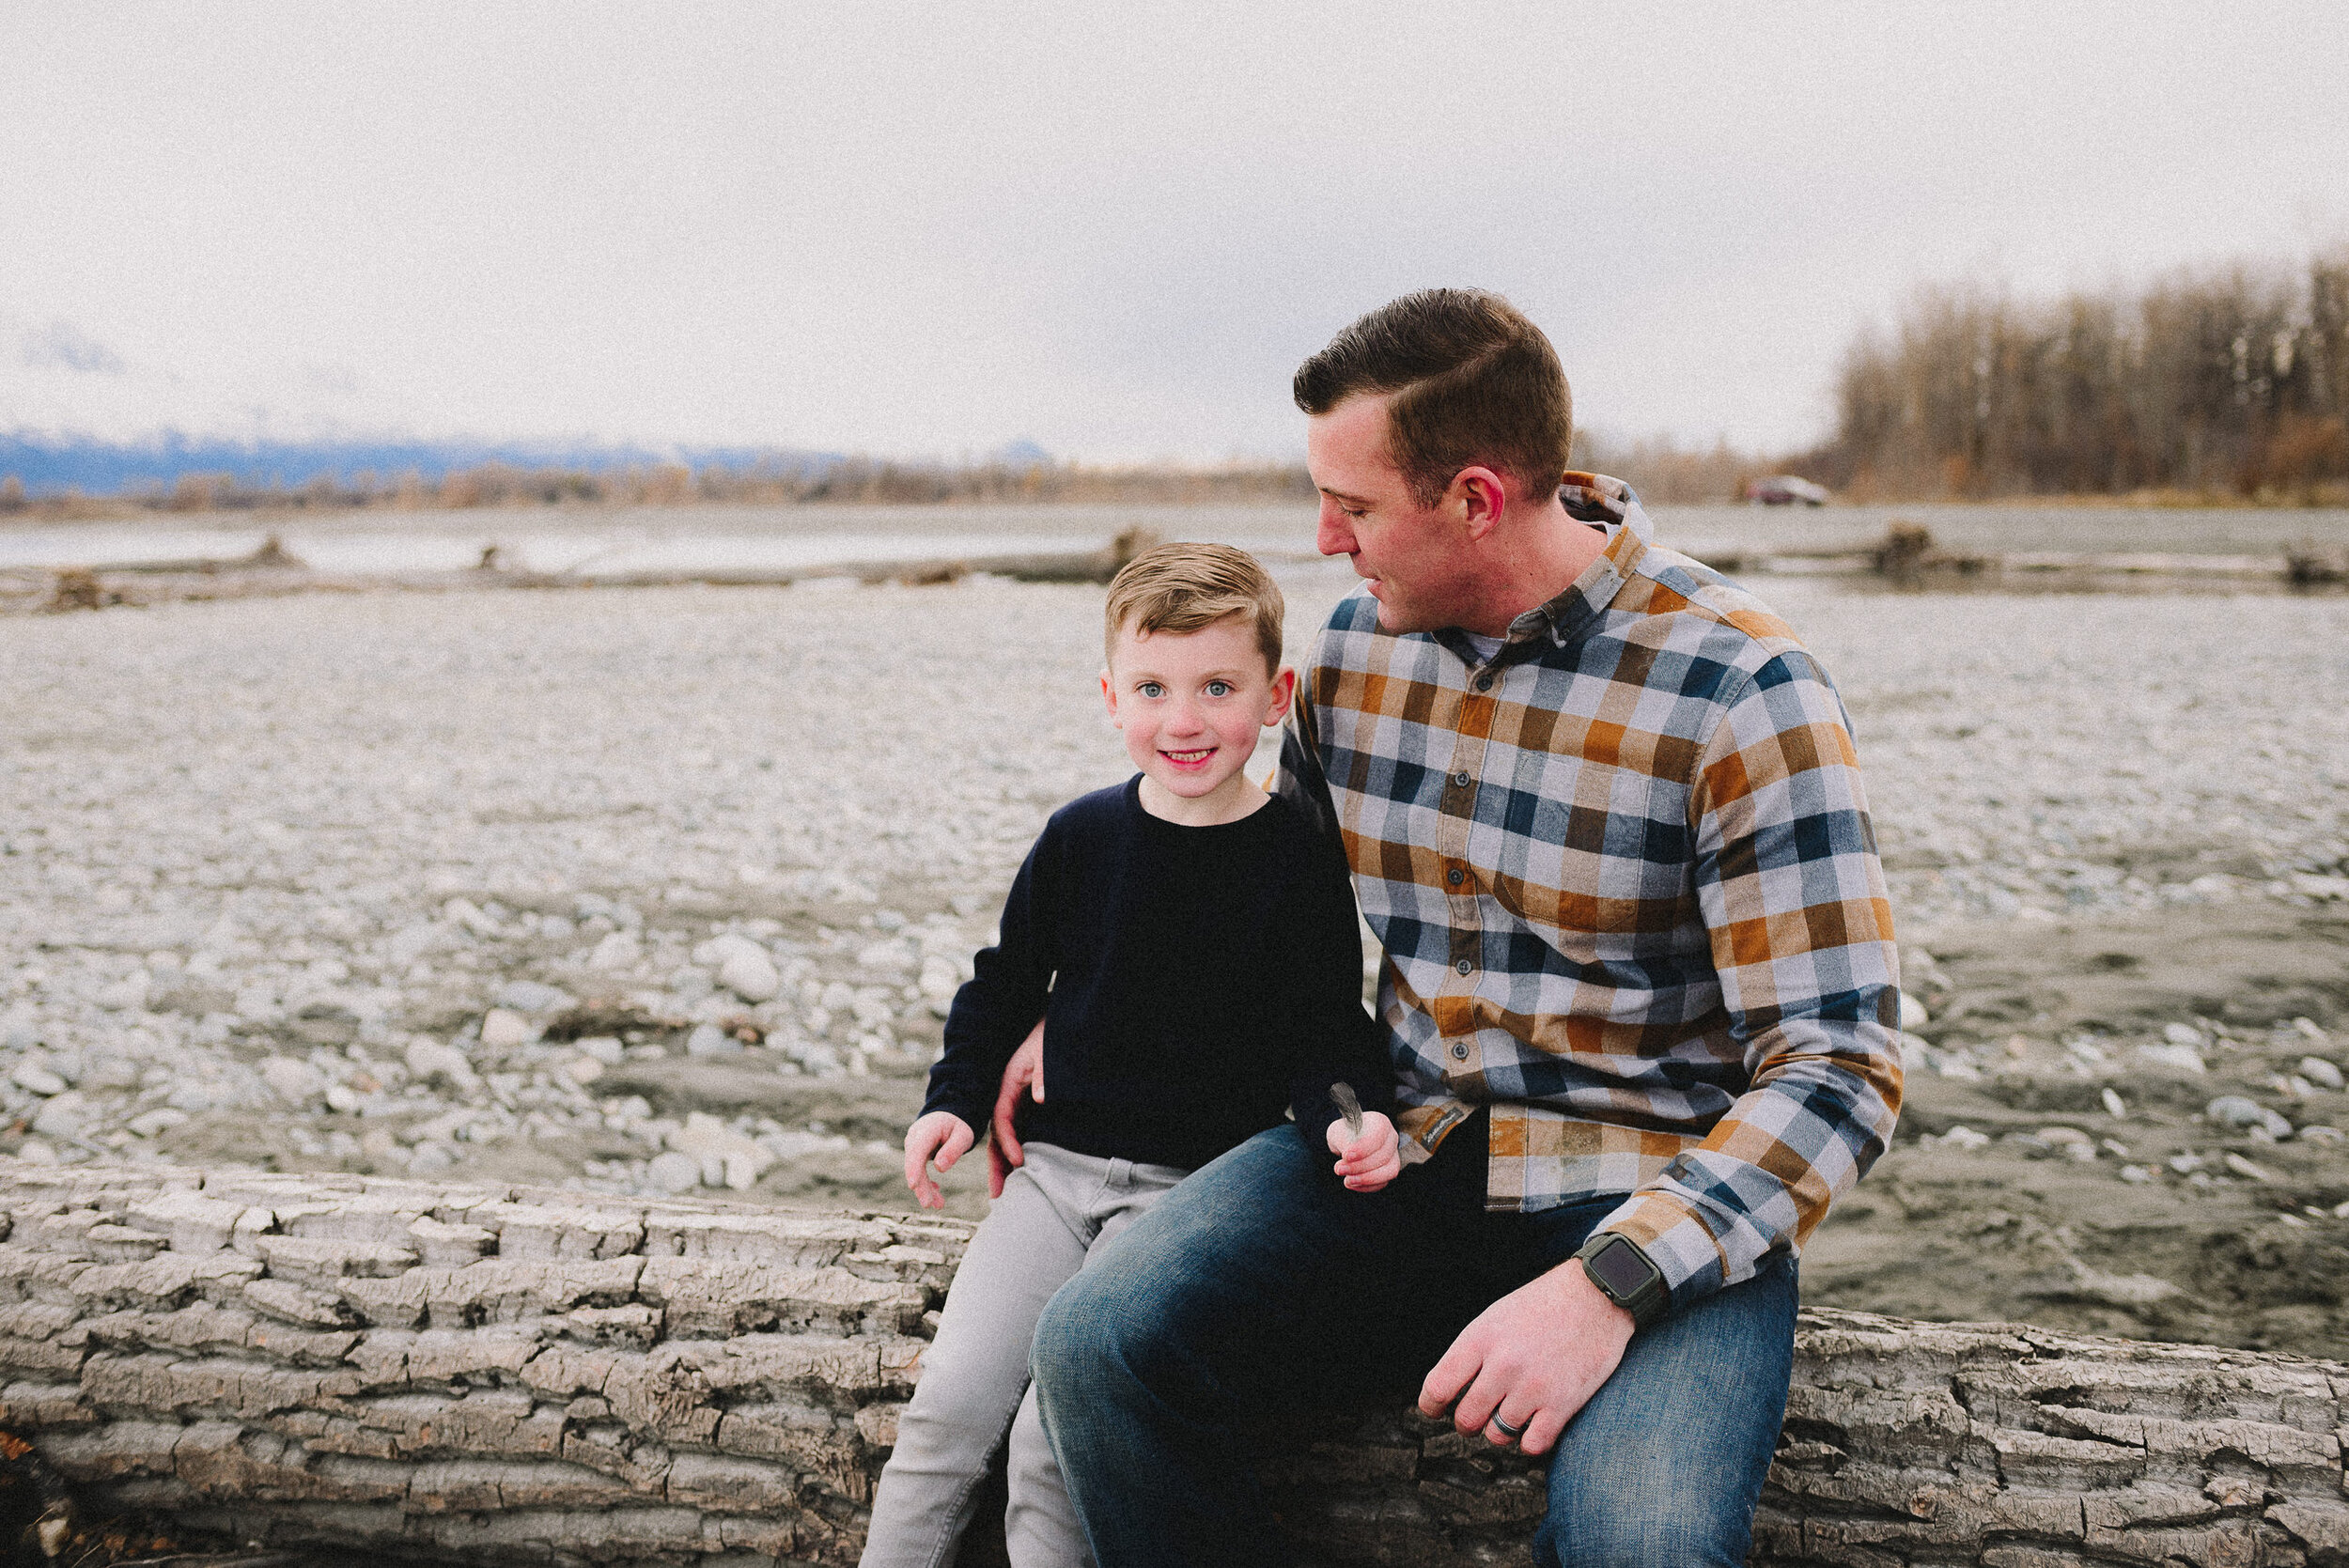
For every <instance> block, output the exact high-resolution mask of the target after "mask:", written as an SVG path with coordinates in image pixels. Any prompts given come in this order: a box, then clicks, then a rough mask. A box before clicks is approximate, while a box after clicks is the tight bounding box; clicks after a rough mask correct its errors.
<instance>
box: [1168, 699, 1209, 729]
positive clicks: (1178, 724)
mask: <svg viewBox="0 0 2349 1568" xmlns="http://www.w3.org/2000/svg"><path fill="white" fill-rule="evenodd" d="M1166 727H1167V728H1168V729H1170V730H1172V731H1174V732H1175V734H1176V735H1197V734H1198V733H1199V732H1200V731H1201V730H1204V729H1206V727H1207V726H1206V721H1205V720H1203V719H1201V718H1200V717H1199V710H1198V709H1197V708H1195V707H1193V706H1190V704H1189V703H1176V704H1175V706H1174V709H1173V710H1172V711H1171V712H1169V713H1168V714H1167V716H1166Z"/></svg>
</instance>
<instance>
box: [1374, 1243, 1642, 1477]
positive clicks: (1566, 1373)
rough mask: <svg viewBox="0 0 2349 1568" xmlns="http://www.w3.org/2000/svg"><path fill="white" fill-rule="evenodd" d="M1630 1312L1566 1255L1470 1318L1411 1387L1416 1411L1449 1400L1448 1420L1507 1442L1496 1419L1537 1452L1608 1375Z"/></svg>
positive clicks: (1619, 1355) (1436, 1408)
mask: <svg viewBox="0 0 2349 1568" xmlns="http://www.w3.org/2000/svg"><path fill="white" fill-rule="evenodd" d="M1632 1327H1633V1325H1632V1321H1631V1314H1630V1313H1629V1312H1625V1311H1624V1310H1623V1309H1622V1308H1621V1307H1618V1306H1616V1305H1615V1304H1614V1303H1613V1302H1612V1301H1610V1300H1609V1299H1607V1297H1606V1296H1604V1295H1603V1294H1601V1292H1600V1291H1599V1288H1598V1287H1597V1286H1596V1285H1595V1284H1593V1283H1591V1279H1590V1276H1589V1275H1587V1274H1585V1273H1583V1272H1582V1264H1581V1261H1580V1260H1579V1259H1572V1258H1570V1259H1568V1260H1567V1261H1566V1262H1564V1263H1563V1264H1560V1265H1558V1266H1557V1267H1556V1268H1553V1269H1551V1270H1550V1271H1549V1272H1548V1273H1547V1274H1545V1275H1543V1276H1542V1277H1541V1278H1540V1279H1538V1280H1535V1281H1532V1282H1531V1283H1528V1284H1524V1285H1520V1286H1519V1287H1518V1288H1517V1289H1516V1290H1513V1291H1511V1292H1510V1293H1509V1294H1508V1295H1506V1296H1502V1297H1501V1299H1500V1300H1498V1301H1496V1302H1494V1303H1493V1304H1492V1305H1491V1306H1489V1307H1487V1308H1486V1309H1485V1310H1484V1312H1481V1313H1479V1314H1478V1315H1477V1318H1476V1321H1475V1322H1473V1323H1471V1324H1470V1325H1469V1326H1468V1327H1466V1328H1464V1329H1462V1330H1461V1331H1460V1337H1459V1338H1458V1339H1456V1340H1454V1341H1453V1342H1452V1348H1451V1349H1450V1350H1447V1351H1445V1352H1444V1354H1443V1359H1442V1360H1440V1361H1438V1362H1437V1363H1436V1370H1435V1371H1433V1372H1431V1373H1429V1374H1427V1381H1426V1382H1425V1383H1423V1384H1422V1385H1421V1386H1420V1390H1419V1407H1420V1410H1421V1411H1422V1412H1423V1414H1425V1415H1428V1416H1440V1415H1442V1414H1443V1412H1444V1407H1445V1406H1446V1405H1452V1403H1453V1401H1455V1399H1456V1400H1457V1401H1459V1404H1458V1405H1455V1406H1454V1408H1453V1411H1452V1424H1453V1425H1454V1426H1455V1427H1457V1428H1459V1429H1460V1430H1461V1431H1462V1432H1482V1433H1484V1434H1485V1436H1486V1437H1488V1438H1490V1439H1491V1440H1492V1441H1493V1442H1494V1443H1496V1444H1499V1445H1501V1446H1502V1447H1504V1448H1505V1447H1506V1446H1508V1443H1509V1441H1510V1438H1509V1435H1508V1434H1507V1433H1505V1432H1503V1431H1501V1429H1500V1428H1499V1427H1497V1426H1495V1425H1493V1424H1492V1421H1493V1418H1494V1417H1496V1416H1498V1417H1500V1418H1501V1420H1502V1421H1507V1422H1508V1423H1509V1424H1510V1425H1511V1426H1513V1427H1517V1428H1519V1429H1520V1430H1522V1431H1523V1432H1524V1434H1525V1436H1522V1437H1519V1438H1517V1447H1518V1448H1519V1449H1521V1450H1523V1451H1524V1452H1527V1453H1547V1452H1549V1449H1550V1445H1552V1444H1553V1443H1555V1442H1557V1441H1558V1434H1559V1433H1561V1432H1563V1431H1564V1430H1565V1427H1566V1422H1567V1421H1571V1420H1573V1419H1574V1413H1575V1412H1576V1411H1577V1410H1579V1409H1581V1408H1582V1406H1583V1405H1584V1404H1585V1403H1586V1402H1587V1401H1588V1400H1589V1399H1590V1397H1591V1396H1592V1395H1593V1394H1595V1393H1596V1392H1598V1390H1599V1386H1600V1385H1601V1384H1603V1383H1605V1382H1606V1381H1607V1379H1608V1378H1609V1377H1610V1376H1612V1375H1613V1374H1614V1371H1615V1367H1616V1364H1617V1363H1618V1362H1620V1361H1621V1360H1622V1359H1623V1348H1624V1346H1625V1345H1626V1344H1628V1343H1631V1329H1632Z"/></svg>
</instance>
